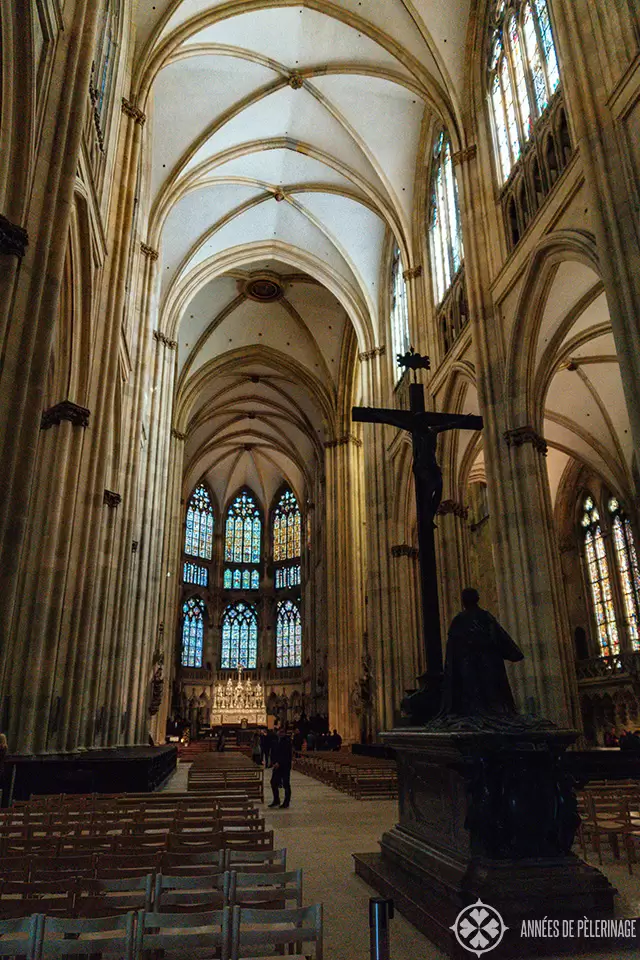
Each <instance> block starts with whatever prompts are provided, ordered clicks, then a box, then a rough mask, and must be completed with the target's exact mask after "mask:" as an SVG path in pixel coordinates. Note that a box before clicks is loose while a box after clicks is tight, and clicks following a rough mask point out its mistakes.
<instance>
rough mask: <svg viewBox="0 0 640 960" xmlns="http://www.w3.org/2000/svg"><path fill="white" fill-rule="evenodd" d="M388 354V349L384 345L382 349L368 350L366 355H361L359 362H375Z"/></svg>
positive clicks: (359, 355)
mask: <svg viewBox="0 0 640 960" xmlns="http://www.w3.org/2000/svg"><path fill="white" fill-rule="evenodd" d="M386 352H387V348H386V347H385V345H384V343H383V344H382V346H381V347H374V348H373V350H366V351H365V352H364V353H359V354H358V360H359V361H360V362H361V363H364V362H365V361H367V360H374V359H375V358H376V357H384V355H385V353H386Z"/></svg>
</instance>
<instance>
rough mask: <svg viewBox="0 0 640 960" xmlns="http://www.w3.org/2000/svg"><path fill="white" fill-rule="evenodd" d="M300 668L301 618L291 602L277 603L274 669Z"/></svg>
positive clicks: (296, 607)
mask: <svg viewBox="0 0 640 960" xmlns="http://www.w3.org/2000/svg"><path fill="white" fill-rule="evenodd" d="M301 666H302V618H301V616H300V606H299V604H297V603H294V601H293V600H280V601H278V613H277V618H276V667H283V668H284V667H301Z"/></svg>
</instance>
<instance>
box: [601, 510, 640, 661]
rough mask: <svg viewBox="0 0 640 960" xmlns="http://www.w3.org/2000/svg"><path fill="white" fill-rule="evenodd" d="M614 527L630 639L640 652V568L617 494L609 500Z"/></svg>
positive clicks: (627, 521)
mask: <svg viewBox="0 0 640 960" xmlns="http://www.w3.org/2000/svg"><path fill="white" fill-rule="evenodd" d="M608 507H609V512H610V514H611V518H612V521H611V527H612V530H613V546H614V550H615V554H616V563H617V566H618V573H619V575H620V586H621V589H622V599H623V601H624V615H625V620H626V622H627V632H628V634H629V640H630V642H631V646H632V648H633V649H634V650H636V651H640V624H639V617H638V614H639V613H640V570H639V569H638V557H637V554H636V545H635V542H634V539H633V530H632V529H631V522H630V520H629V518H628V517H626V516H625V514H624V511H623V510H622V507H621V506H620V501H619V500H617V499H616V498H615V497H611V499H610V500H609V504H608Z"/></svg>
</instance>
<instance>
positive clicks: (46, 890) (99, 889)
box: [0, 870, 302, 917]
mask: <svg viewBox="0 0 640 960" xmlns="http://www.w3.org/2000/svg"><path fill="white" fill-rule="evenodd" d="M291 902H292V903H293V906H296V907H301V906H302V870H293V871H289V872H287V871H280V872H277V873H275V872H270V873H256V872H249V873H244V872H241V873H239V872H238V871H237V870H224V871H220V870H218V871H213V872H211V873H209V874H202V875H196V876H182V875H180V874H178V875H174V876H167V875H166V874H163V873H158V874H156V875H155V878H154V875H153V874H152V873H148V874H146V875H143V876H132V877H119V878H116V879H114V878H108V879H106V878H89V877H71V876H61V877H59V878H58V879H57V880H48V881H22V880H11V879H7V878H3V879H2V880H1V881H0V916H1V917H23V916H29V915H30V914H32V913H46V914H51V915H56V916H78V917H94V916H98V917H104V916H112V915H113V914H115V913H122V912H127V911H129V910H147V911H150V910H154V911H155V912H156V913H178V912H189V911H191V912H194V911H202V910H217V909H221V908H222V907H232V906H235V905H238V906H243V907H248V906H251V907H255V908H261V909H266V908H270V909H286V908H287V906H288V905H289V904H290V903H291Z"/></svg>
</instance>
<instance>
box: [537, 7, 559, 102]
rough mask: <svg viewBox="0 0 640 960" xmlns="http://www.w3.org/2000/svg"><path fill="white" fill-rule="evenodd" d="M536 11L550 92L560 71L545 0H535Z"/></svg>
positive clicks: (557, 83)
mask: <svg viewBox="0 0 640 960" xmlns="http://www.w3.org/2000/svg"><path fill="white" fill-rule="evenodd" d="M535 5H536V13H537V15H538V27H539V29H540V39H541V40H542V49H543V50H544V58H545V61H546V64H547V79H548V81H549V90H550V91H551V93H554V91H555V90H556V89H557V88H558V85H559V83H560V71H559V69H558V57H557V55H556V48H555V44H554V42H553V32H552V30H551V20H550V18H549V9H548V7H547V3H546V0H535Z"/></svg>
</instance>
